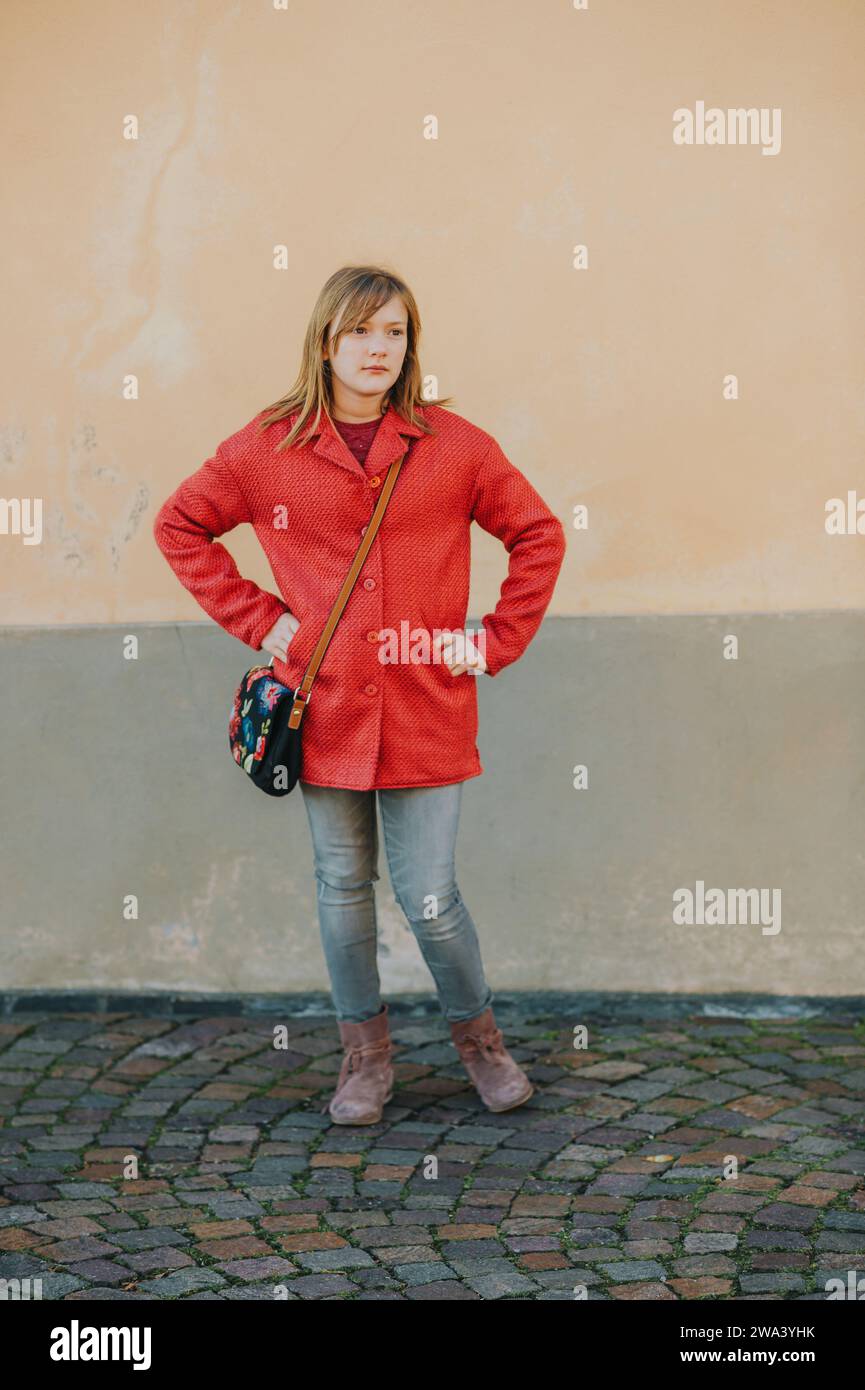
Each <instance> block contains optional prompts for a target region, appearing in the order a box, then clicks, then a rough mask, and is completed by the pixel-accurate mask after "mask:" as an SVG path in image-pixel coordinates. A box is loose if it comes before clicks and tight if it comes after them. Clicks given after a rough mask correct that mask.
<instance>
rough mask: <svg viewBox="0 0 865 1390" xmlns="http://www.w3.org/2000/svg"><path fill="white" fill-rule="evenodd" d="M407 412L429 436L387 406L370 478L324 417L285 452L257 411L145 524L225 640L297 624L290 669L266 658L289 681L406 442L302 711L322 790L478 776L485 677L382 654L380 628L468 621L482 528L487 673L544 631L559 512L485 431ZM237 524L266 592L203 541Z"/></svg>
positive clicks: (310, 768) (251, 639) (559, 539)
mask: <svg viewBox="0 0 865 1390" xmlns="http://www.w3.org/2000/svg"><path fill="white" fill-rule="evenodd" d="M264 413H265V412H262V414H264ZM419 414H421V415H422V416H423V417H424V419H425V420H426V421H427V423H429V424H430V425H431V426H432V427H433V429H434V430H435V431H436V434H435V435H424V434H423V431H421V430H419V429H418V428H417V427H416V426H412V425H410V424H408V423H407V422H406V421H405V420H404V419H403V418H402V416H401V415H399V414H398V413H397V411H396V410H395V409H394V407H393V406H391V407H390V408H389V410H388V412H387V414H386V415H385V416H384V418H383V420H382V423H381V425H380V427H379V429H378V432H377V433H376V435H375V438H374V440H373V444H372V448H371V449H370V452H369V455H368V457H367V460H366V464H367V468H366V471H364V469H363V468H362V467H361V465H360V464H359V463H358V461H357V460H356V459H355V457H354V455H353V454H352V453H351V450H350V449H349V448H348V445H347V444H346V443H345V441H344V440H343V438H342V436H341V435H340V434H339V433H338V432H337V431H336V430H335V429H334V428H333V426H332V424H331V422H330V421H329V420H328V418H327V417H326V416H325V415H324V413H322V418H321V422H320V425H321V428H320V432H319V434H318V435H317V436H316V437H315V439H314V441H313V442H311V443H308V444H305V445H298V444H295V445H293V446H292V447H291V448H289V449H284V450H282V452H281V453H275V452H274V446H275V445H276V444H277V443H279V441H280V440H282V439H284V438H285V436H286V434H287V433H288V430H289V426H290V421H289V420H280V421H279V422H278V423H277V424H275V425H271V426H270V427H269V428H268V429H266V430H264V431H262V432H260V433H259V432H258V430H257V427H256V426H257V421H258V420H259V419H260V416H259V415H256V416H255V417H254V418H253V419H252V420H251V421H250V422H249V424H247V425H245V426H244V427H243V429H241V430H238V432H237V433H236V434H233V435H231V436H230V437H229V438H228V439H225V440H223V442H222V443H221V444H220V445H219V446H218V447H217V450H216V453H215V454H214V456H213V457H212V458H209V459H208V460H207V462H206V463H204V464H202V466H201V467H200V468H199V469H198V470H197V472H195V473H193V474H192V475H191V476H190V477H189V478H187V479H186V480H185V481H184V482H182V483H181V484H180V486H179V487H178V488H177V489H176V491H175V492H174V493H173V494H172V495H171V497H169V498H168V500H167V501H166V502H165V503H164V504H163V506H162V507H161V509H160V511H159V512H158V514H157V516H156V519H155V521H154V525H153V531H154V535H155V538H156V542H157V545H158V546H159V548H160V550H161V551H162V553H163V555H164V556H165V558H166V559H167V561H168V563H169V564H170V565H171V567H172V569H173V570H174V572H175V574H176V575H177V577H178V579H179V580H180V582H181V583H182V584H183V585H184V586H185V588H187V589H188V590H189V592H190V593H191V594H193V595H194V597H195V598H196V599H197V601H198V603H199V604H200V605H201V607H202V608H203V609H204V611H205V612H206V613H208V614H209V615H210V617H211V618H214V619H215V620H216V622H218V623H219V624H220V625H221V626H222V627H223V628H225V630H226V631H227V632H230V633H231V634H232V635H233V636H234V637H238V638H240V640H241V641H242V642H246V643H247V644H248V645H249V646H250V647H253V648H255V649H256V650H259V649H260V644H261V640H262V638H263V637H264V636H265V634H266V633H267V632H268V631H269V630H270V628H271V627H272V626H273V624H274V623H275V622H276V620H277V618H278V617H279V616H280V614H281V613H284V612H286V610H290V611H291V612H292V613H294V614H295V615H296V616H297V617H298V618H299V620H300V626H299V628H298V629H297V632H296V633H295V635H294V637H293V638H292V639H291V642H290V643H289V647H288V660H287V662H282V661H280V660H279V659H278V658H277V659H276V660H275V661H274V668H273V669H274V675H275V676H276V678H277V680H279V681H282V682H284V684H285V685H287V686H290V687H291V688H292V689H294V688H295V687H296V686H297V685H298V684H299V683H300V680H301V678H302V676H303V673H304V671H305V669H306V666H307V664H308V662H309V658H310V656H311V655H312V652H313V648H314V647H315V644H316V643H317V641H318V639H319V637H320V635H321V632H322V629H323V627H324V624H325V622H326V620H327V616H328V613H329V612H330V609H331V607H332V605H333V603H334V600H335V599H336V596H337V594H338V592H339V590H340V588H341V586H342V582H343V580H344V579H345V576H346V573H347V571H348V568H349V565H350V564H351V560H352V557H353V555H354V552H355V550H356V549H357V547H358V545H359V544H360V541H361V536H362V534H363V528H364V527H365V526H366V524H367V523H368V522H369V520H370V517H371V516H372V512H373V509H374V507H375V503H376V499H377V497H378V489H377V487H375V486H374V485H373V482H372V479H373V478H374V477H377V478H378V479H379V480H380V481H383V480H384V477H385V475H386V472H387V469H388V466H389V464H391V463H392V462H393V460H394V459H395V458H397V457H398V456H399V455H400V454H402V453H404V451H405V448H406V446H407V443H408V442H409V441H408V439H407V438H404V436H409V437H410V436H417V442H416V443H415V444H414V445H413V446H412V451H411V454H410V455H409V457H408V460H407V461H406V462H405V463H403V465H402V467H401V469H400V472H399V475H398V477H397V480H396V485H395V487H394V491H393V495H392V496H391V499H390V501H389V503H388V508H387V511H386V513H385V516H384V520H383V521H382V523H381V529H380V530H379V533H378V535H377V536H376V538H375V540H374V542H373V545H372V548H371V550H370V552H369V554H368V556H367V558H366V563H365V564H364V566H363V568H362V570H361V573H360V575H359V577H358V580H357V583H356V584H355V587H354V589H353V590H352V593H351V596H350V598H349V600H348V603H347V604H346V607H345V609H344V611H343V614H342V617H341V618H340V620H339V623H338V624H337V627H336V631H335V632H334V635H333V637H332V638H331V642H330V645H329V647H328V649H327V652H326V654H325V656H324V660H323V661H322V663H321V666H320V668H319V670H318V673H317V675H316V677H315V681H314V683H313V687H312V693H311V695H310V700H309V706H308V708H307V709H306V710H305V711H304V715H303V724H302V726H301V732H302V742H301V747H302V750H303V760H302V766H301V774H300V775H301V780H302V781H306V782H311V783H315V784H317V785H319V786H334V787H350V788H354V789H357V790H368V789H369V788H372V787H414V786H442V785H444V784H446V783H449V782H463V781H465V780H466V779H467V778H469V777H477V776H479V775H480V774H481V773H482V772H483V770H484V769H483V767H482V765H481V761H480V758H479V756H478V750H477V746H476V743H475V738H476V735H477V723H478V713H477V682H478V681H479V680H485V679H486V676H485V675H480V676H473V675H468V674H463V675H460V676H452V675H451V674H450V672H449V671H448V669H447V667H446V666H445V665H444V664H443V663H435V662H431V661H427V662H416V661H415V662H412V661H406V660H404V659H403V660H402V661H400V662H399V663H396V664H382V663H381V662H380V660H379V646H378V642H377V638H378V634H379V631H381V630H382V629H394V630H395V632H396V633H397V634H399V633H400V631H401V623H403V622H407V623H408V628H407V629H402V631H403V632H404V633H405V634H406V636H407V638H408V640H414V639H412V638H411V633H412V630H413V629H417V628H419V627H421V628H427V629H429V630H430V635H431V636H432V634H433V630H434V629H436V628H441V629H444V628H449V629H452V630H453V629H457V630H459V629H465V623H466V610H467V606H468V598H469V561H470V528H471V523H472V521H476V522H477V523H478V524H479V525H480V526H482V527H483V529H484V530H485V531H489V532H491V533H492V534H493V535H494V536H498V538H499V540H500V541H501V542H502V544H503V545H504V546H505V549H506V550H508V551H509V552H510V565H509V571H508V576H507V578H506V580H505V582H504V584H503V585H502V589H501V597H500V599H499V602H498V603H497V604H496V608H495V612H493V613H488V614H486V615H485V617H484V618H483V629H484V632H485V637H486V650H485V659H486V662H487V667H488V671H489V674H490V675H491V676H495V675H496V674H497V673H498V672H499V671H501V670H502V669H503V668H504V667H505V666H507V665H509V664H510V662H512V661H516V660H517V658H518V657H520V656H522V654H523V652H524V651H525V649H526V647H527V646H528V644H529V642H530V641H531V639H532V637H533V636H534V634H535V632H536V631H537V629H538V627H539V626H540V622H541V619H542V618H543V615H544V612H545V611H546V608H547V605H548V604H549V601H550V598H551V596H552V593H553V588H554V586H555V583H556V579H557V577H558V573H559V570H560V568H561V564H562V560H563V558H564V552H565V533H564V527H563V526H562V523H561V521H559V519H558V517H556V516H555V515H554V514H553V513H552V512H551V511H550V510H549V508H548V507H547V506H546V504H545V503H544V501H543V499H542V498H541V497H540V496H539V494H538V493H537V492H536V491H535V489H534V488H533V487H532V485H531V483H530V482H529V481H528V479H527V478H525V477H524V476H523V474H522V473H521V472H520V471H519V469H517V468H515V467H514V465H513V464H512V463H511V462H510V461H509V460H508V459H507V458H506V457H505V455H504V453H503V452H502V450H501V449H500V447H499V445H498V444H497V443H496V441H495V439H493V437H492V435H489V434H487V433H486V432H485V431H484V430H482V429H479V428H478V426H476V425H473V424H471V423H470V422H469V421H468V420H465V419H463V418H462V417H461V416H459V415H455V414H454V413H453V412H452V411H450V410H448V409H446V408H445V407H443V406H433V405H430V406H424V407H422V408H421V410H420V411H419ZM294 418H295V417H294V416H292V417H291V420H292V421H293V420H294ZM244 521H245V522H249V523H251V525H252V526H254V528H255V533H256V535H257V536H258V539H259V541H260V542H261V545H262V546H263V548H264V551H265V554H266V555H267V558H268V560H269V562H270V566H271V570H272V572H273V575H274V578H275V580H276V585H277V590H278V592H277V593H268V592H266V591H264V590H263V589H260V588H259V587H258V585H257V584H254V583H253V582H252V581H251V580H249V579H242V578H241V576H240V574H239V573H238V570H237V566H236V565H235V563H234V560H233V559H232V557H231V555H230V553H229V552H228V550H226V548H225V547H224V546H223V545H220V544H219V542H218V541H214V539H213V538H214V537H215V536H221V535H223V534H224V533H225V532H226V531H230V530H231V529H232V528H233V527H235V526H238V525H239V524H240V523H241V522H244ZM467 630H468V632H469V635H471V634H472V629H471V628H468V629H467ZM415 650H417V647H416V648H415ZM251 664H252V663H250V665H251ZM240 674H241V673H240V671H238V680H239V679H240ZM230 694H231V692H229V691H226V709H227V708H228V705H229V704H230V698H229V696H230Z"/></svg>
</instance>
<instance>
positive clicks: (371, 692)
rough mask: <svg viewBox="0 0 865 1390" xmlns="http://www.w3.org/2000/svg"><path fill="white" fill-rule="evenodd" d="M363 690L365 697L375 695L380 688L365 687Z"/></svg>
mask: <svg viewBox="0 0 865 1390" xmlns="http://www.w3.org/2000/svg"><path fill="white" fill-rule="evenodd" d="M363 689H364V694H365V695H374V694H375V693H376V691H377V690H378V686H377V685H365V686H364V688H363Z"/></svg>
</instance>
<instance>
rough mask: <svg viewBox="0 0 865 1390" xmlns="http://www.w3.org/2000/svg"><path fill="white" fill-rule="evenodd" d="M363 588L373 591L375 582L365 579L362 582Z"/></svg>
mask: <svg viewBox="0 0 865 1390" xmlns="http://www.w3.org/2000/svg"><path fill="white" fill-rule="evenodd" d="M363 587H364V588H365V589H374V588H375V580H374V579H365V580H364V581H363Z"/></svg>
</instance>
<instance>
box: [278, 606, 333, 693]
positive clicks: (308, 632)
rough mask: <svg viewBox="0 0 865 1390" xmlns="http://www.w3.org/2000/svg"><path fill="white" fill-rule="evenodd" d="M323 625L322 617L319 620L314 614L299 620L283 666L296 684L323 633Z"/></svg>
mask: <svg viewBox="0 0 865 1390" xmlns="http://www.w3.org/2000/svg"><path fill="white" fill-rule="evenodd" d="M324 624H325V619H324V618H323V617H322V618H319V617H318V615H317V614H316V613H315V612H312V613H307V614H306V615H305V616H304V617H302V618H301V619H300V621H299V623H298V626H297V630H296V632H295V634H294V636H293V637H292V639H291V641H290V642H289V644H288V648H287V651H286V657H285V664H286V667H287V668H288V670H289V671H290V672H291V674H292V677H293V678H294V677H296V683H298V684H299V682H300V680H301V678H302V676H303V673H304V671H305V670H306V668H307V666H308V665H309V659H310V657H311V656H312V653H313V651H314V650H315V644H316V642H317V641H318V639H319V637H320V636H321V634H322V632H323V631H324Z"/></svg>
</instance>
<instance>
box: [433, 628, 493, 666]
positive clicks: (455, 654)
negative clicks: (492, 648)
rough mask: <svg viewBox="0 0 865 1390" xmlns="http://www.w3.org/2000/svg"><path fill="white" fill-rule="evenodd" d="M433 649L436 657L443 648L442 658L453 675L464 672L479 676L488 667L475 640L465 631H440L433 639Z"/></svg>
mask: <svg viewBox="0 0 865 1390" xmlns="http://www.w3.org/2000/svg"><path fill="white" fill-rule="evenodd" d="M432 650H433V656H434V659H436V657H437V656H438V652H439V650H441V660H442V661H443V662H444V664H445V666H447V668H448V670H449V671H450V673H451V675H452V676H461V675H463V674H464V673H465V674H468V675H470V676H479V675H482V674H483V673H484V672H485V671H486V669H487V663H486V662H485V661H484V659H483V657H482V656H481V654H480V652H479V651H478V649H477V647H476V646H475V644H474V642H473V641H472V639H471V638H470V637H469V636H468V635H467V634H466V633H464V632H444V633H439V635H438V636H437V637H434V638H433V640H432Z"/></svg>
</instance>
